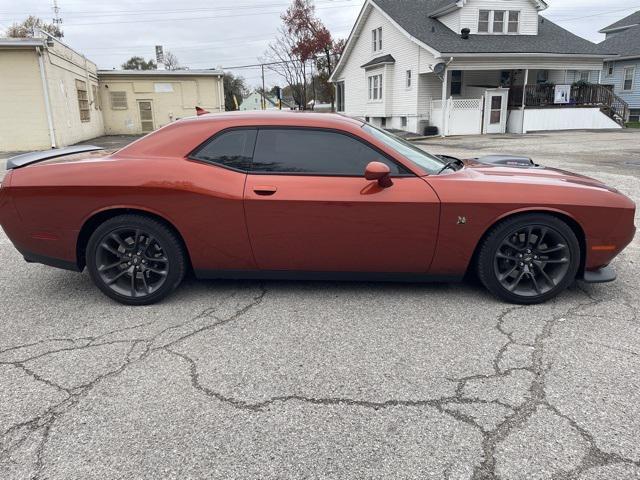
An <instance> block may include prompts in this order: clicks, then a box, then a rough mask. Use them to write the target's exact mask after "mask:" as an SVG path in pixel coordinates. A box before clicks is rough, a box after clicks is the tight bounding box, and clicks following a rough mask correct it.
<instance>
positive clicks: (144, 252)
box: [86, 215, 187, 305]
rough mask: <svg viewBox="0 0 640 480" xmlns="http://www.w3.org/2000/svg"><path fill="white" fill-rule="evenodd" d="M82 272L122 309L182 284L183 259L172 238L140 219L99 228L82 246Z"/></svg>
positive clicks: (120, 220)
mask: <svg viewBox="0 0 640 480" xmlns="http://www.w3.org/2000/svg"><path fill="white" fill-rule="evenodd" d="M86 260H87V268H88V270H89V274H90V276H91V278H92V280H93V281H94V283H95V284H96V286H97V287H98V288H99V289H100V290H102V292H104V293H105V294H106V295H107V296H109V297H111V298H113V299H114V300H117V301H118V302H120V303H124V304H127V305H149V304H152V303H156V302H158V301H160V300H162V299H163V298H165V297H166V296H167V295H169V294H170V293H171V292H173V291H174V290H175V289H176V288H177V287H178V285H180V283H181V282H182V280H183V278H184V276H185V272H186V265H187V259H186V254H185V252H184V248H183V247H182V243H181V242H180V240H179V239H178V237H177V236H176V234H175V233H174V232H173V231H172V230H171V229H169V228H168V227H167V226H165V225H164V224H163V223H161V222H159V221H157V220H154V219H152V218H149V217H145V216H142V215H120V216H117V217H114V218H111V219H109V220H107V221H106V222H104V223H103V224H102V225H100V226H99V227H98V228H97V229H96V230H95V232H93V234H92V235H91V238H90V239H89V243H88V245H87V258H86Z"/></svg>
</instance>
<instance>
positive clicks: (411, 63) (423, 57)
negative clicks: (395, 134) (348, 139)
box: [334, 7, 436, 129]
mask: <svg viewBox="0 0 640 480" xmlns="http://www.w3.org/2000/svg"><path fill="white" fill-rule="evenodd" d="M363 18H364V22H363V23H362V28H361V30H360V31H358V32H355V33H354V35H355V37H354V39H353V40H352V41H353V42H354V43H353V44H352V45H351V49H350V52H349V54H348V57H347V58H346V59H345V63H344V64H343V65H342V67H341V70H340V71H339V72H338V74H337V75H336V77H335V78H334V81H336V82H338V81H344V85H345V113H346V114H347V115H354V116H359V117H371V118H375V117H388V118H389V120H388V122H387V124H388V125H393V126H399V125H400V121H401V120H400V119H401V117H408V118H407V123H408V126H407V127H406V128H411V125H414V129H415V128H416V127H415V126H416V125H417V119H418V115H419V110H421V111H420V115H424V114H425V112H424V109H425V108H426V107H424V105H421V106H420V107H419V102H418V92H419V90H420V89H421V78H422V77H423V75H420V72H424V71H431V66H432V65H433V64H434V63H436V62H435V59H434V57H433V55H431V54H430V53H429V52H427V51H425V50H424V49H422V48H421V47H420V46H419V45H417V44H416V43H414V42H413V41H411V40H410V39H409V38H408V37H407V36H406V34H405V33H404V32H402V31H400V30H399V29H397V28H396V27H395V26H394V25H393V23H391V22H390V21H389V20H388V19H387V18H386V17H385V15H384V14H382V13H381V12H380V11H379V10H378V9H377V8H376V7H371V9H370V10H369V12H368V13H367V12H365V13H364V17H363ZM378 27H382V39H383V46H382V51H376V52H374V51H373V48H372V42H371V31H372V30H373V29H374V28H378ZM383 55H392V56H393V57H394V58H395V61H396V63H395V64H394V65H385V66H381V67H377V68H375V69H370V70H367V71H365V69H363V68H362V65H364V64H365V63H367V62H369V61H371V60H372V59H374V58H376V57H380V56H383ZM407 70H411V72H412V84H411V87H409V88H407V86H406V75H407ZM378 73H382V75H383V87H384V98H383V101H382V102H370V101H369V100H368V91H367V77H368V76H369V75H372V74H378ZM427 105H428V104H427Z"/></svg>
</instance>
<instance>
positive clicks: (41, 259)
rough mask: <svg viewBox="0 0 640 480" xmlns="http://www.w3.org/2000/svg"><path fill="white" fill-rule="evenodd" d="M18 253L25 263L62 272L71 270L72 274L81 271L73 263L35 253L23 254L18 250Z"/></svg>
mask: <svg viewBox="0 0 640 480" xmlns="http://www.w3.org/2000/svg"><path fill="white" fill-rule="evenodd" d="M18 251H19V252H20V253H21V254H22V256H23V257H24V260H25V261H26V262H27V263H41V264H43V265H48V266H50V267H55V268H61V269H63V270H71V271H72V272H81V271H82V269H81V268H80V267H78V264H77V263H75V262H69V261H67V260H61V259H59V258H53V257H47V256H45V255H38V254H36V253H31V252H25V251H24V250H21V249H18Z"/></svg>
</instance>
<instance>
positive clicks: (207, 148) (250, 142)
mask: <svg viewBox="0 0 640 480" xmlns="http://www.w3.org/2000/svg"><path fill="white" fill-rule="evenodd" d="M256 135H257V130H255V129H238V130H230V131H227V132H222V133H220V134H218V135H216V136H214V137H213V138H212V139H211V140H209V141H208V142H207V143H205V144H204V145H202V146H201V147H199V148H198V149H197V150H196V151H195V152H193V153H192V154H191V155H190V156H189V158H191V159H193V160H199V161H201V162H206V163H211V164H214V165H220V166H223V167H226V168H232V169H234V170H241V171H245V172H246V171H248V170H249V169H250V168H251V160H252V157H253V149H254V146H255V143H256Z"/></svg>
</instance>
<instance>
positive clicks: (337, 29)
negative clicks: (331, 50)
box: [83, 25, 351, 55]
mask: <svg viewBox="0 0 640 480" xmlns="http://www.w3.org/2000/svg"><path fill="white" fill-rule="evenodd" d="M350 28H351V25H340V26H336V27H335V28H334V32H338V33H343V32H347V31H348V30H346V29H350ZM276 34H277V33H276V32H274V33H271V34H263V35H255V36H251V37H247V36H243V37H227V38H225V39H224V40H215V41H213V42H201V43H193V44H190V45H184V44H182V45H180V44H175V45H173V46H172V45H165V47H166V48H167V49H168V50H187V49H192V50H198V49H200V48H202V47H206V48H215V47H216V46H225V47H226V46H229V45H234V44H230V43H229V41H230V40H243V43H246V42H245V41H246V40H248V41H258V40H271V39H272V38H273V37H274V36H275V35H276ZM156 45H157V43H156V44H146V45H131V46H129V45H121V46H117V47H92V48H85V49H83V51H88V52H93V51H97V50H101V51H102V50H108V51H114V52H115V53H128V52H130V51H131V50H132V49H143V48H154V47H155V46H156ZM120 49H122V50H120ZM115 53H114V54H115ZM94 55H95V54H94Z"/></svg>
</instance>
